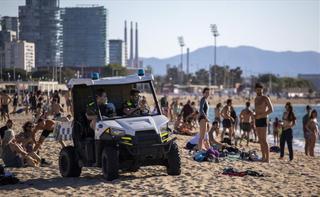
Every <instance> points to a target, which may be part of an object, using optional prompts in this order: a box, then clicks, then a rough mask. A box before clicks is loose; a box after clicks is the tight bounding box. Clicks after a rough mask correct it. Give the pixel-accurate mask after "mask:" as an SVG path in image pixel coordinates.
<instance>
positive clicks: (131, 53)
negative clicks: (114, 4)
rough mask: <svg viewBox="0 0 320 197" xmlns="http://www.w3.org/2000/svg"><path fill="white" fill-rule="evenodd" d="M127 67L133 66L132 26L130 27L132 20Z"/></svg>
mask: <svg viewBox="0 0 320 197" xmlns="http://www.w3.org/2000/svg"><path fill="white" fill-rule="evenodd" d="M129 67H133V27H132V21H131V23H130V59H129Z"/></svg>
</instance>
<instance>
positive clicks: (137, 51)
mask: <svg viewBox="0 0 320 197" xmlns="http://www.w3.org/2000/svg"><path fill="white" fill-rule="evenodd" d="M135 44H136V45H135V46H136V47H135V48H136V51H135V52H136V54H135V55H136V56H135V67H136V68H139V48H138V23H136V43H135Z"/></svg>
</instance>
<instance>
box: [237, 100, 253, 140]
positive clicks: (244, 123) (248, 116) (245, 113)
mask: <svg viewBox="0 0 320 197" xmlns="http://www.w3.org/2000/svg"><path fill="white" fill-rule="evenodd" d="M239 117H240V129H241V130H242V131H243V134H242V136H241V140H240V145H241V141H242V139H243V137H245V138H246V140H247V146H249V140H250V132H251V130H252V128H251V123H252V121H253V119H254V118H253V112H252V110H251V109H250V102H246V108H245V109H243V110H242V111H241V113H240V115H239Z"/></svg>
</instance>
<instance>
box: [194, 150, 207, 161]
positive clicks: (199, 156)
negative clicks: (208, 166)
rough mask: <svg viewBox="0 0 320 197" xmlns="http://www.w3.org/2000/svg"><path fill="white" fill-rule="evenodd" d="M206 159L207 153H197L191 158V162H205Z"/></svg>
mask: <svg viewBox="0 0 320 197" xmlns="http://www.w3.org/2000/svg"><path fill="white" fill-rule="evenodd" d="M206 158H207V153H206V152H205V151H198V152H196V153H195V155H194V156H193V160H195V161H197V162H202V161H206Z"/></svg>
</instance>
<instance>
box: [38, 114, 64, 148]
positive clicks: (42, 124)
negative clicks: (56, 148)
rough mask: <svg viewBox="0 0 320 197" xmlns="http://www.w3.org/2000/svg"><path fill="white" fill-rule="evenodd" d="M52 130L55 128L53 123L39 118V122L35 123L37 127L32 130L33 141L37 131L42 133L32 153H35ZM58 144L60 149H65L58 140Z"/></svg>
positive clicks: (62, 143)
mask: <svg viewBox="0 0 320 197" xmlns="http://www.w3.org/2000/svg"><path fill="white" fill-rule="evenodd" d="M54 128H55V121H53V120H48V119H43V118H39V120H38V121H37V125H36V126H35V128H34V129H33V139H35V136H36V133H37V132H38V131H40V130H42V133H41V135H40V138H39V140H38V141H37V142H36V145H35V147H34V149H33V151H34V152H36V151H37V150H38V149H39V148H40V147H41V145H42V144H43V142H44V140H45V139H46V138H47V137H48V136H49V135H50V133H53V131H54ZM59 142H60V144H61V146H62V147H65V144H64V142H63V141H62V140H60V141H59Z"/></svg>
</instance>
